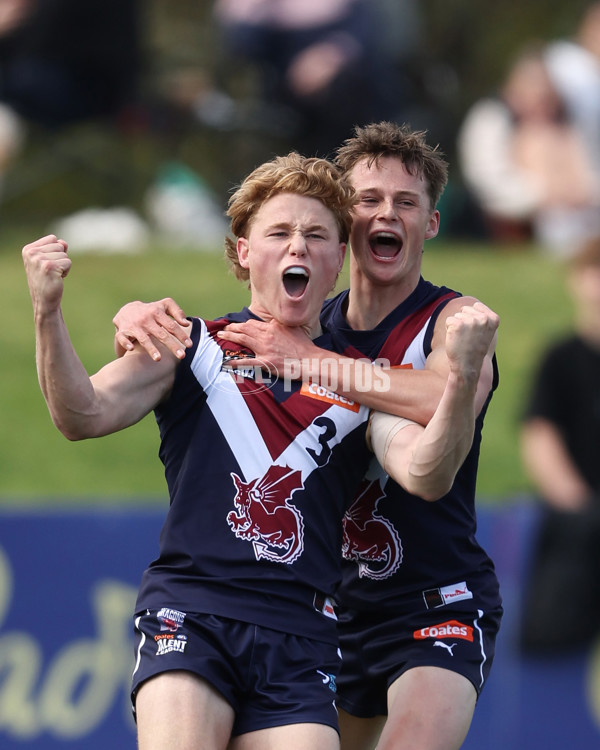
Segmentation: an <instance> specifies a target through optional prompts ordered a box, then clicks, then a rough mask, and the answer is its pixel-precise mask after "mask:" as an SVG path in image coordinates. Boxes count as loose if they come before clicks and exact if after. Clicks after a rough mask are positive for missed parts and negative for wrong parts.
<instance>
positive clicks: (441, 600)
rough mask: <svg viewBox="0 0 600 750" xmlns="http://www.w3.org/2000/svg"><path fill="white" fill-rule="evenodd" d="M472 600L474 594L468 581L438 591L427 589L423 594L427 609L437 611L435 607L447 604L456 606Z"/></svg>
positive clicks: (442, 587)
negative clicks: (466, 600)
mask: <svg viewBox="0 0 600 750" xmlns="http://www.w3.org/2000/svg"><path fill="white" fill-rule="evenodd" d="M472 598H473V594H472V593H471V591H469V588H468V586H467V584H466V581H461V582H460V583H452V584H450V585H449V586H441V587H440V588H438V589H427V591H424V592H423V599H424V600H425V606H426V607H427V609H435V607H443V606H445V605H446V604H454V602H460V601H462V600H463V599H472Z"/></svg>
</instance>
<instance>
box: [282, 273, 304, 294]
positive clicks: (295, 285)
mask: <svg viewBox="0 0 600 750" xmlns="http://www.w3.org/2000/svg"><path fill="white" fill-rule="evenodd" d="M307 285H308V271H307V270H306V268H302V267H301V266H292V268H288V269H287V271H285V272H284V274H283V286H284V288H285V291H286V292H287V293H288V294H289V296H290V297H301V296H302V295H303V294H304V292H305V290H306V287H307Z"/></svg>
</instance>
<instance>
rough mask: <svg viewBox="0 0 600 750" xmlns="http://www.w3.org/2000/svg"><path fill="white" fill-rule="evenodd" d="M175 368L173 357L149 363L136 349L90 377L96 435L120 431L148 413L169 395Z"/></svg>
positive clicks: (137, 348) (139, 348) (139, 349)
mask: <svg viewBox="0 0 600 750" xmlns="http://www.w3.org/2000/svg"><path fill="white" fill-rule="evenodd" d="M176 366H177V361H176V360H175V359H174V358H173V357H172V356H171V357H169V356H163V358H162V359H161V360H160V361H159V362H154V361H152V360H151V359H149V357H148V356H147V354H146V353H145V352H144V351H143V350H142V349H141V347H140V346H139V345H137V346H136V348H135V350H134V351H132V352H127V353H126V354H125V355H124V356H123V357H120V358H119V359H116V360H113V361H112V362H109V363H108V364H107V365H105V366H104V367H103V368H102V369H101V370H99V371H98V372H97V373H96V374H95V375H93V376H92V377H91V381H92V385H93V386H94V391H95V393H96V398H97V414H96V425H97V432H98V434H99V435H105V434H109V433H111V432H116V431H118V430H122V429H124V428H125V427H129V426H130V425H132V424H135V423H136V422H139V421H140V419H142V418H143V417H145V416H146V415H147V414H148V413H149V412H151V411H152V410H153V409H154V408H155V407H156V406H157V405H158V404H159V403H160V402H161V401H162V400H163V399H164V398H166V396H167V395H168V394H169V393H170V390H171V388H172V386H173V381H174V377H175V369H176Z"/></svg>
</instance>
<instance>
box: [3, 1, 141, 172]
mask: <svg viewBox="0 0 600 750" xmlns="http://www.w3.org/2000/svg"><path fill="white" fill-rule="evenodd" d="M137 20H138V17H137V2H136V0H85V2H80V0H0V174H1V173H2V171H3V169H4V168H6V166H7V165H8V164H9V163H10V161H11V160H12V159H13V158H14V157H15V156H16V155H17V154H18V152H19V148H20V146H21V144H22V142H23V139H24V133H25V129H26V128H27V126H28V125H37V126H41V127H43V128H45V129H50V130H53V129H57V128H61V127H63V126H65V125H68V124H70V123H73V122H77V121H81V120H85V119H87V118H94V117H106V116H112V115H115V114H116V113H118V112H119V110H120V109H121V108H122V107H123V106H124V105H125V104H127V103H130V102H131V101H132V97H133V94H134V91H135V87H136V82H137V74H138V62H139V60H138V54H139V48H138V28H137Z"/></svg>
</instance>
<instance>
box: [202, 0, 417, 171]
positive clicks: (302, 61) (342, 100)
mask: <svg viewBox="0 0 600 750" xmlns="http://www.w3.org/2000/svg"><path fill="white" fill-rule="evenodd" d="M381 10H382V8H381V3H379V2H373V0H303V1H302V2H298V1H297V0H216V3H215V17H216V19H217V22H218V24H219V27H220V29H221V30H222V33H223V38H224V43H225V46H226V49H228V50H229V52H230V54H231V55H233V56H234V58H237V59H238V60H240V61H244V62H246V63H247V62H250V63H252V64H254V65H256V66H257V68H258V71H259V76H260V84H261V86H262V88H263V91H262V92H261V95H262V98H263V101H264V104H265V105H266V106H267V112H268V113H269V114H270V116H271V117H272V118H274V119H275V118H277V117H278V116H279V117H282V118H283V120H282V127H283V128H288V133H289V135H290V137H291V138H292V140H293V142H292V143H291V146H292V147H293V148H295V149H297V150H298V151H300V152H302V153H304V154H307V155H315V154H318V155H320V156H325V155H327V154H329V153H330V152H332V151H333V150H334V149H335V148H336V147H337V146H338V145H339V143H340V142H341V141H342V140H343V139H344V138H347V137H349V136H350V135H351V132H352V128H353V126H354V125H356V124H366V123H367V122H370V121H374V120H380V119H395V118H394V115H395V114H396V113H397V112H398V108H399V103H400V101H401V98H402V97H401V95H400V91H399V81H400V77H399V76H398V75H397V72H396V69H395V66H394V61H393V58H392V54H391V49H390V47H389V45H387V44H386V43H385V41H386V39H387V38H388V37H389V31H388V29H387V28H386V24H385V21H384V16H383V15H382V13H381Z"/></svg>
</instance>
